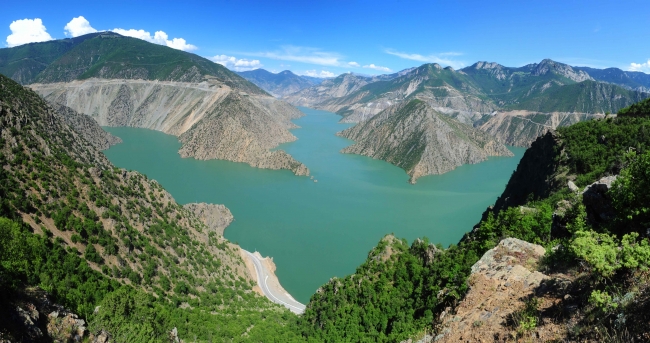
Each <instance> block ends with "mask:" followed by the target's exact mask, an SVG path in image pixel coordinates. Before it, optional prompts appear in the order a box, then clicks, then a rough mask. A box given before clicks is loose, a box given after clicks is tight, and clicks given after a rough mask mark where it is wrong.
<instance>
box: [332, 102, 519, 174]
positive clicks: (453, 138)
mask: <svg viewBox="0 0 650 343" xmlns="http://www.w3.org/2000/svg"><path fill="white" fill-rule="evenodd" d="M339 135H341V136H343V137H346V138H349V139H352V140H354V141H355V142H356V143H355V144H353V145H351V146H349V147H346V148H345V149H343V150H342V152H345V153H354V154H360V155H365V156H370V157H372V158H378V159H382V160H385V161H387V162H390V163H392V164H394V165H396V166H398V167H400V168H402V169H404V170H405V171H406V173H407V174H408V175H409V176H410V177H411V178H410V180H409V182H411V183H415V182H416V180H417V179H418V178H419V177H421V176H425V175H430V174H443V173H446V172H448V171H450V170H453V169H455V168H456V167H458V166H460V165H463V164H467V163H471V164H473V163H479V162H482V161H485V160H486V159H487V157H488V156H512V152H510V150H508V149H507V148H506V147H505V146H504V145H503V144H501V143H498V142H497V141H496V140H495V139H494V138H493V137H491V136H490V135H489V134H487V133H485V132H482V131H480V130H477V129H475V128H473V127H471V126H469V125H465V124H463V123H460V122H458V121H457V120H454V119H452V118H450V117H448V116H446V115H444V114H442V113H439V112H437V111H435V110H434V109H433V108H432V107H431V106H430V105H429V104H427V103H425V102H424V101H421V100H418V99H411V100H410V101H408V102H407V103H403V104H400V105H397V106H391V107H389V108H388V109H386V110H384V111H382V112H380V113H379V114H377V115H376V116H374V117H372V118H371V119H369V120H365V121H363V122H361V123H359V124H357V125H356V126H354V127H351V128H349V129H347V130H345V131H343V132H340V133H339Z"/></svg>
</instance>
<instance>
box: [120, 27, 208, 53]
mask: <svg viewBox="0 0 650 343" xmlns="http://www.w3.org/2000/svg"><path fill="white" fill-rule="evenodd" d="M111 31H113V32H115V33H119V34H121V35H122V36H128V37H133V38H138V39H142V40H145V41H147V42H150V43H155V44H160V45H166V46H168V47H170V48H174V49H178V50H183V51H189V50H196V49H198V48H197V47H196V46H195V45H192V44H188V43H187V41H186V40H185V39H183V38H172V39H171V40H170V39H169V36H168V35H167V33H165V31H156V33H154V35H153V36H152V35H151V33H149V32H148V31H145V30H135V29H128V30H125V29H118V28H116V29H113V30H111Z"/></svg>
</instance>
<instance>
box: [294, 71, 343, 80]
mask: <svg viewBox="0 0 650 343" xmlns="http://www.w3.org/2000/svg"><path fill="white" fill-rule="evenodd" d="M298 75H303V76H311V77H320V78H325V77H334V76H336V74H334V73H332V72H331V71H327V70H321V71H320V73H319V72H317V71H316V69H313V70H305V72H304V73H299V74H298Z"/></svg>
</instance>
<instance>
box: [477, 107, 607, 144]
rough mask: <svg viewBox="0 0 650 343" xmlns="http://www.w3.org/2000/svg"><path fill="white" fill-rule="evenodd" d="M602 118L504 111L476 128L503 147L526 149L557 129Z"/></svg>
mask: <svg viewBox="0 0 650 343" xmlns="http://www.w3.org/2000/svg"><path fill="white" fill-rule="evenodd" d="M603 117H604V115H603V114H592V113H566V112H554V113H543V112H533V111H525V110H517V111H505V112H498V113H496V114H494V115H490V116H489V117H488V119H487V120H486V121H485V122H484V123H483V124H480V125H479V126H478V128H479V129H480V130H482V131H485V132H487V133H488V134H490V135H491V136H493V137H495V138H496V139H497V141H499V142H500V143H503V144H505V145H514V146H520V147H528V146H530V144H531V143H532V142H533V141H534V140H535V139H536V138H537V137H540V136H543V135H544V134H546V133H547V132H549V131H551V130H555V129H557V128H558V127H563V126H569V125H572V124H575V123H577V122H580V121H584V120H591V119H596V118H603Z"/></svg>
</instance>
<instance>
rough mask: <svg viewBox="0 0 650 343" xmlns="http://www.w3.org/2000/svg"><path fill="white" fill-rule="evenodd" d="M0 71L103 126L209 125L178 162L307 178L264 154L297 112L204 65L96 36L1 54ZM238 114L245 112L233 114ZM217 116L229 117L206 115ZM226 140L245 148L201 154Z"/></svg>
mask: <svg viewBox="0 0 650 343" xmlns="http://www.w3.org/2000/svg"><path fill="white" fill-rule="evenodd" d="M50 50H51V51H53V52H52V54H51V55H50V57H48V58H47V60H44V61H41V62H42V63H41V65H40V67H39V68H41V67H42V68H41V69H33V68H32V69H30V68H28V67H20V68H18V67H15V68H14V67H11V66H12V65H13V64H15V63H16V62H17V61H19V60H21V59H22V58H25V57H30V56H31V55H30V54H32V55H35V56H31V57H33V58H35V59H37V58H38V56H39V55H40V53H41V52H43V51H50ZM2 56H5V57H4V58H3V57H2ZM45 62H47V63H45ZM45 64H46V65H45ZM12 68H13V69H12ZM21 68H22V69H21ZM3 70H4V71H7V72H10V74H11V73H13V74H12V75H13V77H14V78H15V79H17V80H22V81H25V82H26V81H31V82H30V87H32V89H34V90H36V91H37V92H39V93H40V95H41V96H43V97H45V98H47V100H48V101H50V102H52V103H54V104H57V105H64V106H67V107H70V108H73V109H74V110H75V111H76V112H79V113H83V114H86V115H89V116H91V117H92V118H94V119H95V120H97V121H98V122H99V123H100V124H102V125H109V126H121V125H127V126H134V127H143V128H150V129H155V130H160V131H163V132H165V133H168V134H173V135H176V136H181V135H182V134H183V133H185V132H186V131H188V130H190V129H191V128H192V127H193V126H194V125H201V121H202V120H204V119H205V120H210V121H211V123H207V124H206V125H216V126H214V127H218V128H219V129H220V130H219V131H205V130H203V131H201V130H198V129H197V130H196V131H195V132H198V131H201V132H202V133H201V134H194V135H192V136H191V138H187V139H185V138H184V139H183V142H184V144H185V147H184V148H182V149H183V150H182V154H183V156H184V157H190V156H191V157H196V158H200V159H206V158H221V159H227V160H231V161H237V162H245V163H248V164H250V165H251V166H255V167H260V168H271V169H289V170H291V171H292V172H294V173H295V174H297V175H308V174H309V170H308V169H307V167H306V166H304V165H303V164H302V163H300V162H298V161H296V160H295V159H294V158H293V157H291V156H290V155H288V154H287V153H286V152H283V151H271V149H273V148H275V147H276V146H278V145H279V144H282V143H286V142H290V141H293V140H295V139H296V138H295V136H293V135H292V134H291V133H290V132H289V129H291V128H295V127H296V126H295V125H294V124H293V123H292V122H291V119H295V118H298V117H300V116H302V115H303V114H302V112H300V111H299V110H298V109H296V108H294V107H293V106H291V105H288V104H286V103H283V102H282V101H281V100H276V99H274V98H272V97H271V96H270V95H269V94H268V93H267V92H265V91H264V90H262V89H261V88H259V87H258V86H256V85H254V84H253V83H251V82H249V81H247V80H245V79H244V78H242V77H241V76H239V75H237V74H236V73H234V72H231V71H230V70H228V69H227V68H225V67H224V66H222V65H220V64H217V63H214V62H212V61H210V60H208V59H206V58H203V57H200V56H197V55H194V54H191V53H188V52H184V51H180V50H176V49H172V48H170V47H166V46H161V45H158V44H153V43H149V42H146V41H144V40H140V39H136V38H131V37H125V36H122V35H119V34H117V33H113V32H99V33H93V34H88V35H84V36H80V37H76V38H74V39H67V40H56V41H51V42H44V43H33V44H29V45H27V46H18V47H14V48H7V49H0V71H3ZM39 70H40V71H39ZM37 71H38V73H37V74H35V75H34V73H35V72H37ZM229 94H230V95H231V96H229ZM225 99H238V100H237V101H234V102H233V101H229V102H227V103H228V104H233V105H234V106H235V105H236V104H239V103H246V104H247V105H246V106H243V107H242V106H239V107H237V106H235V107H233V108H232V109H228V108H225V107H224V106H223V104H220V102H221V101H223V100H225ZM251 106H252V108H255V110H251V109H250V108H251ZM242 108H249V110H247V111H246V112H242V113H237V111H238V109H242ZM217 110H218V111H220V113H228V114H229V116H222V117H220V116H217V115H213V114H214V112H215V111H217ZM226 117H227V118H228V119H227V118H226ZM214 122H218V123H214ZM232 130H235V131H232ZM231 131H232V132H231ZM228 134H230V135H231V136H232V134H235V135H246V137H247V143H246V144H245V145H240V146H238V147H234V146H233V147H232V149H229V147H228V146H226V145H222V146H221V148H220V149H219V151H218V152H217V153H207V152H206V151H207V150H208V148H207V146H214V145H218V143H217V142H220V141H222V139H223V138H224V137H225V136H227V135H228ZM188 145H189V147H188Z"/></svg>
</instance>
